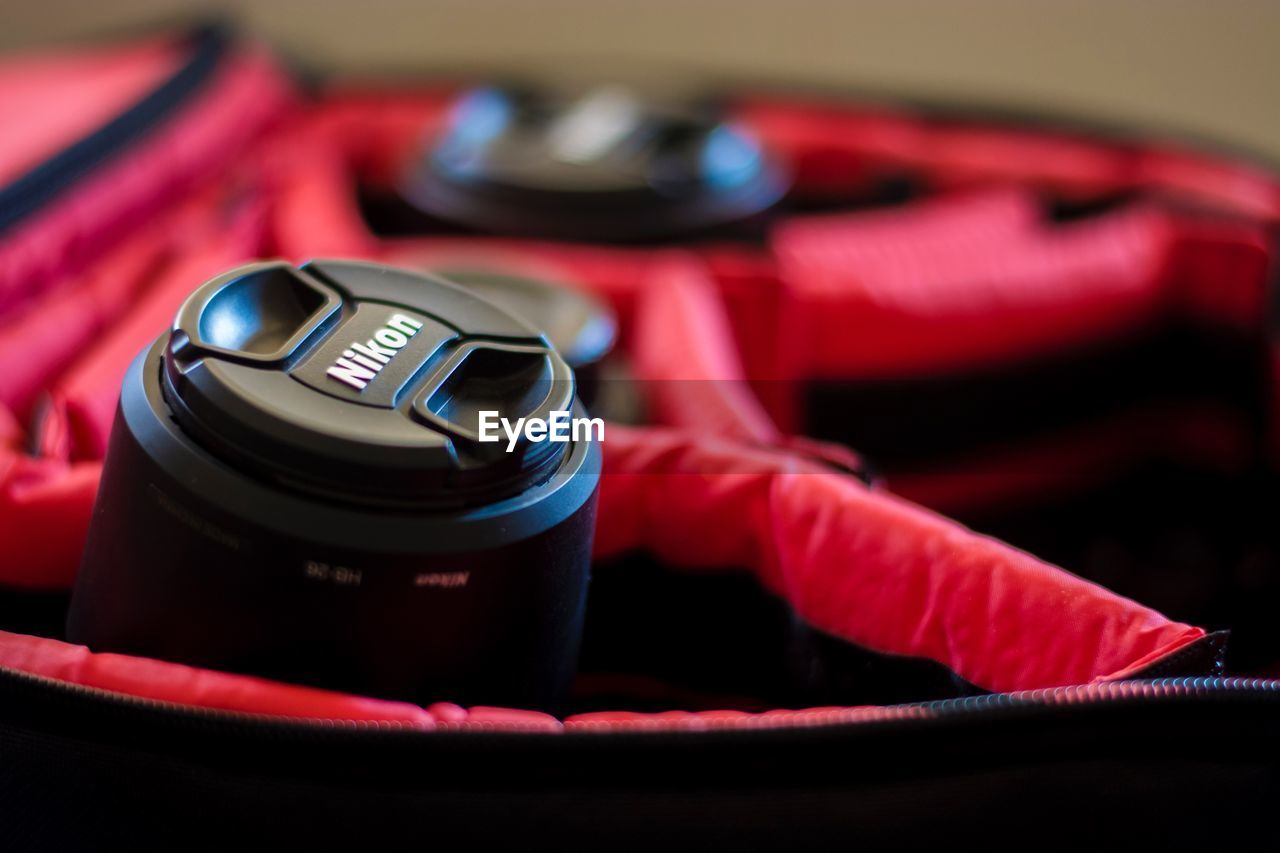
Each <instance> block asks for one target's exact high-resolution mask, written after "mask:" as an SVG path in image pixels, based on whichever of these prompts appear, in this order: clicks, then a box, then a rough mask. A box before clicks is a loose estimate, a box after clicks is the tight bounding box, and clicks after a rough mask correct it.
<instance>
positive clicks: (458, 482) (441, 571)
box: [68, 261, 603, 708]
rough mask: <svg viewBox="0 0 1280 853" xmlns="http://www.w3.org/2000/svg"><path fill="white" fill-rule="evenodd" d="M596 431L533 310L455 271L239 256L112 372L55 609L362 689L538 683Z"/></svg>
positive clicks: (409, 695)
mask: <svg viewBox="0 0 1280 853" xmlns="http://www.w3.org/2000/svg"><path fill="white" fill-rule="evenodd" d="M521 419H524V420H523V421H522V420H521ZM538 422H541V424H542V425H543V426H542V427H541V428H540V429H538V428H534V426H533V425H534V424H536V423H538ZM522 425H523V427H527V428H523V427H522ZM602 432H603V426H602V425H600V424H599V422H591V421H590V420H589V419H588V418H587V417H586V415H585V413H584V412H583V410H582V407H581V406H580V405H579V404H578V403H577V401H576V398H575V383H574V377H573V373H572V370H571V369H570V368H569V366H568V365H567V364H566V363H565V361H564V359H563V358H562V357H561V356H560V354H559V353H558V352H556V350H555V349H554V348H553V347H552V346H551V345H550V344H549V342H548V341H547V339H546V337H545V336H544V335H543V334H541V333H540V332H538V331H535V330H534V329H533V328H532V327H530V326H528V325H526V324H525V323H524V322H522V321H520V320H517V319H515V318H514V317H512V316H511V315H510V314H508V313H507V312H505V311H503V310H502V309H500V308H498V307H497V306H495V305H494V304H492V303H491V302H488V301H486V300H484V299H482V298H480V297H479V296H477V295H476V294H474V293H471V292H468V291H467V290H465V289H463V288H460V287H458V286H456V285H454V284H452V283H450V282H448V281H446V280H443V279H441V278H435V277H430V276H423V275H417V274H412V273H407V272H403V271H400V270H396V269H392V268H390V267H385V266H379V265H375V264H365V263H355V262H346V261H313V262H311V263H308V264H305V265H303V266H300V267H296V268H295V267H293V266H290V265H288V264H285V263H264V264H255V265H252V266H248V267H243V268H241V269H238V270H234V271H232V272H230V273H227V274H225V275H223V276H220V277H218V278H216V279H214V280H213V281H210V282H208V283H207V284H205V285H204V286H202V287H200V288H199V289H198V290H197V291H196V292H195V293H194V294H192V296H191V297H190V298H188V300H187V301H186V303H185V304H184V305H183V306H182V308H181V309H180V311H179V313H178V317H177V319H176V321H175V324H174V327H173V329H172V331H171V332H169V333H167V334H165V335H163V336H161V338H160V339H159V340H158V341H157V342H156V343H155V344H154V345H153V346H152V347H150V348H149V349H148V350H147V351H146V352H144V353H143V354H142V355H140V356H139V357H138V359H137V360H136V361H135V362H134V364H133V365H132V367H131V368H130V370H129V372H128V375H127V377H126V378H125V382H124V387H123V391H122V393H121V400H120V409H119V412H118V414H117V417H116V423H115V426H114V428H113V431H112V435H111V440H110V445H109V448H108V453H107V458H106V462H105V465H104V469H103V476H102V483H101V486H100V489H99V494H98V500H97V504H96V507H95V512H94V517H93V521H92V524H91V526H90V531H89V538H88V543H87V547H86V551H85V555H84V559H83V562H82V565H81V570H80V575H79V578H78V580H77V583H76V588H75V592H74V595H73V600H72V606H71V612H70V616H69V619H68V635H69V637H70V638H71V639H72V640H73V641H75V642H81V643H84V644H86V645H88V646H89V647H90V648H93V649H95V650H105V651H117V652H126V653H132V654H141V655H147V656H151V657H157V658H163V659H168V660H175V661H181V662H184V663H190V664H195V665H201V666H208V667H214V668H218V669H225V670H230V671H236V672H245V673H252V674H257V675H263V676H268V677H273V678H280V679H285V680H290V681H297V682H302V683H310V684H316V685H320V686H325V687H332V688H337V689H345V690H351V691H357V692H360V693H366V694H369V695H377V696H386V697H392V698H403V699H410V700H416V701H424V702H426V701H435V700H449V701H456V702H461V703H467V704H504V705H516V706H524V707H535V708H554V707H555V706H556V704H557V703H558V701H559V699H560V697H561V696H563V693H564V690H565V688H566V686H567V682H568V680H569V679H570V678H571V676H572V673H573V669H574V666H575V663H576V654H577V645H578V639H579V635H580V632H581V622H582V608H583V606H584V599H585V592H586V583H587V576H588V571H589V563H590V552H591V536H592V529H593V525H594V516H595V493H596V486H597V484H598V480H599V475H600V451H599V448H598V447H597V446H596V443H595V439H597V438H599V437H601V435H602Z"/></svg>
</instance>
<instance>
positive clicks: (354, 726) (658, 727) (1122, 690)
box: [0, 666, 1280, 734]
mask: <svg viewBox="0 0 1280 853" xmlns="http://www.w3.org/2000/svg"><path fill="white" fill-rule="evenodd" d="M0 674H3V675H5V676H7V677H11V678H14V679H16V680H19V681H24V682H27V683H30V684H36V685H39V686H41V687H45V688H48V689H52V690H56V691H58V692H61V693H65V694H69V695H74V696H83V697H86V698H91V699H98V700H101V701H105V702H110V703H111V704H113V705H117V706H121V707H129V708H141V709H149V710H156V711H162V712H166V713H172V714H180V715H182V716H186V717H191V718H195V719H200V720H205V721H210V722H223V723H243V724H248V725H253V724H258V725H277V726H279V725H283V726H288V727H295V728H297V729H298V730H320V729H334V730H342V731H376V732H420V733H431V732H449V731H451V732H470V733H476V732H490V733H493V732H506V733H521V732H523V733H540V734H549V733H555V732H550V731H549V730H548V729H547V728H546V727H545V726H539V725H536V724H533V723H527V724H526V723H521V722H519V721H517V720H501V721H498V720H476V721H466V720H462V721H455V722H450V721H437V722H436V723H435V724H434V725H425V724H419V723H415V722H412V721H401V720H352V719H344V718H333V717H300V716H289V715H277V714H267V713H253V712H248V711H233V710H226V709H221V708H202V707H199V706H196V705H188V704H184V703H181V702H172V701H168V700H163V699H151V698H147V697H141V696H133V695H130V694H127V693H120V692H118V691H115V690H108V689H106V688H103V687H92V686H89V685H84V684H76V683H74V682H69V681H62V680H60V679H56V678H51V677H49V676H45V675H38V674H36V673H31V672H27V671H25V670H21V669H15V668H12V667H7V666H0ZM1227 692H1232V693H1252V694H1259V695H1262V696H1266V697H1269V698H1275V699H1280V681H1276V680H1272V679H1265V678H1219V677H1187V678H1160V679H1152V680H1146V681H1118V682H1099V683H1095V684H1082V685H1073V686H1070V687H1050V688H1042V689H1038V690H1023V691H1018V692H1013V693H993V694H988V695H984V696H969V697H963V698H958V699H939V700H934V701H930V702H914V703H909V704H903V705H886V706H867V707H851V708H831V709H821V710H795V711H790V710H781V711H773V712H766V713H764V714H759V715H755V716H738V715H736V714H732V715H724V716H718V715H715V714H714V713H713V714H699V713H697V712H691V713H690V714H689V716H688V717H680V718H676V719H674V720H673V719H672V718H665V719H664V718H663V717H648V718H644V719H630V720H577V721H575V720H572V719H570V720H569V721H568V722H567V723H566V724H564V726H563V728H562V729H560V730H558V731H567V732H571V733H584V734H601V733H616V732H629V733H630V732H664V733H671V732H673V731H679V730H681V729H685V730H688V731H690V732H697V731H709V730H723V731H734V730H739V731H740V730H744V729H745V730H761V729H780V728H813V727H819V726H831V725H863V724H874V723H895V722H912V721H925V720H936V719H939V718H943V717H955V716H963V715H969V714H975V713H982V712H987V711H997V710H1001V709H1008V708H1017V707H1027V706H1034V705H1046V706H1053V705H1056V706H1062V705H1092V704H1098V703H1102V702H1112V701H1133V700H1139V699H1155V700H1159V699H1177V698H1190V697H1203V696H1211V695H1221V694H1223V693H1227ZM691 723H693V724H692V725H691Z"/></svg>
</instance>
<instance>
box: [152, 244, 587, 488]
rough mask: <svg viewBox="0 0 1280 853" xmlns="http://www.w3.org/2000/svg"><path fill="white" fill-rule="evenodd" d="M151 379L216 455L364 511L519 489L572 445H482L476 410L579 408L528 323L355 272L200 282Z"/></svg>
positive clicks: (378, 273)
mask: <svg viewBox="0 0 1280 853" xmlns="http://www.w3.org/2000/svg"><path fill="white" fill-rule="evenodd" d="M162 373H163V376H162V383H161V385H162V388H163V392H164V396H165V400H166V401H167V402H168V404H169V406H170V408H171V410H172V412H173V415H174V417H175V419H176V420H177V422H178V423H179V425H181V426H182V428H183V429H184V430H185V431H186V432H188V433H189V434H190V435H191V436H192V437H193V438H195V439H196V440H197V441H199V442H200V443H202V444H204V445H205V446H206V447H207V448H208V449H209V450H210V452H212V453H213V454H214V455H216V456H218V457H219V458H221V459H223V460H224V461H226V462H227V463H228V464H231V465H233V466H236V467H241V468H248V469H251V470H252V471H253V472H255V473H257V474H259V475H262V476H266V477H269V478H271V479H273V480H274V481H276V482H278V483H280V484H283V485H286V486H290V487H293V488H296V489H301V490H304V491H307V492H311V493H320V494H324V495H329V496H332V497H335V498H339V499H342V500H355V501H360V502H375V503H401V504H406V505H412V506H466V505H472V504H477V503H483V502H487V501H491V500H496V499H500V498H502V497H506V496H509V495H512V494H515V493H517V492H519V491H522V490H523V489H525V488H527V487H529V486H531V485H533V484H535V483H538V482H541V481H543V480H545V479H546V478H547V477H549V476H550V475H551V474H552V473H553V472H554V471H555V470H556V468H557V466H558V463H559V461H560V460H561V459H562V458H563V457H564V455H565V449H566V447H567V443H566V442H561V441H550V440H531V439H530V438H529V437H528V436H527V435H526V434H525V433H524V432H523V431H522V432H521V433H520V435H519V436H517V438H516V439H515V442H514V445H513V446H510V449H508V448H509V442H508V440H507V437H506V435H505V434H501V436H502V437H501V440H499V441H482V440H481V431H480V426H481V423H480V421H481V413H482V412H494V413H495V415H493V416H490V417H491V418H492V419H493V420H491V421H490V422H491V423H493V422H497V419H501V418H506V419H508V421H509V422H510V423H512V424H515V423H516V422H517V421H518V419H519V418H530V419H531V418H541V419H543V420H547V419H549V418H551V417H552V416H553V414H554V413H557V412H571V411H572V410H573V408H574V379H573V373H572V370H571V369H570V368H569V366H568V365H567V364H566V363H565V361H564V359H563V358H562V357H561V356H560V355H559V353H557V352H556V351H555V349H554V348H553V347H552V345H551V344H550V343H549V342H548V340H547V339H546V337H545V336H543V335H542V334H540V333H539V332H537V331H536V330H534V329H533V328H532V327H531V326H528V325H526V324H525V323H524V322H522V321H520V320H518V319H516V318H515V317H513V316H512V315H511V314H509V313H507V312H506V311H504V310H502V309H501V308H499V307H497V306H496V305H494V304H492V303H491V302H489V301H486V300H485V299H483V298H481V297H480V296H478V295H476V294H475V293H473V292H470V291H468V290H466V289H464V288H461V287H458V286H456V285H455V284H452V283H450V282H448V281H446V280H444V279H443V278H438V277H432V276H425V275H417V274H412V273H407V272H404V271H401V270H397V269H393V268H390V267H385V266H381V265H377V264H366V263H358V262H350V261H324V260H320V261H312V262H310V263H307V264H304V265H301V266H298V267H294V266H291V265H289V264H287V263H284V262H268V263H261V264H253V265H250V266H246V267H241V268H240V269H237V270H234V271H232V272H229V273H227V274H225V275H222V276H219V277H218V278H216V279H214V280H212V281H210V282H208V283H207V284H205V285H203V286H202V287H201V288H200V289H199V290H197V291H196V292H195V293H193V294H192V295H191V296H190V297H189V298H188V299H187V301H186V303H185V304H184V305H183V307H182V308H181V309H180V311H179V314H178V318H177V320H176V322H175V324H174V328H173V332H172V334H171V335H170V337H169V343H168V346H167V348H166V350H165V352H164V355H163V368H162ZM490 434H491V435H492V434H493V432H492V431H490Z"/></svg>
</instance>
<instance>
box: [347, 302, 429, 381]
mask: <svg viewBox="0 0 1280 853" xmlns="http://www.w3.org/2000/svg"><path fill="white" fill-rule="evenodd" d="M421 328H422V323H421V322H420V321H418V320H415V319H413V318H412V317H406V316H405V315H403V314H392V315H391V318H390V319H389V320H387V324H386V325H385V326H383V327H382V328H381V329H379V330H378V331H376V332H374V333H373V337H372V338H369V340H367V341H365V342H364V343H362V344H352V345H351V348H350V349H345V350H343V351H342V358H339V359H338V360H337V361H335V362H334V363H333V366H332V367H330V368H329V369H328V370H327V371H326V373H327V374H328V376H329V378H330V379H336V380H338V381H339V382H341V383H343V384H344V385H350V386H351V387H352V388H354V389H356V390H357V391H363V390H364V389H365V387H366V386H368V384H369V381H370V380H371V379H373V377H375V376H377V375H378V372H379V371H380V370H382V368H383V367H385V366H386V365H388V364H390V363H391V359H392V357H394V356H395V354H396V353H398V352H399V351H400V350H401V349H403V348H404V346H405V345H406V344H408V343H409V339H410V338H412V337H413V336H414V335H416V334H418V330H419V329H421Z"/></svg>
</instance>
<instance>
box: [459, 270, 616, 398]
mask: <svg viewBox="0 0 1280 853" xmlns="http://www.w3.org/2000/svg"><path fill="white" fill-rule="evenodd" d="M434 272H435V274H437V275H439V276H441V277H442V278H445V279H448V280H449V281H451V282H453V283H455V284H459V285H462V286H463V287H466V288H467V289H468V290H470V291H471V292H472V293H475V294H477V295H479V296H481V297H483V298H485V299H487V300H488V301H490V302H492V303H493V304H494V305H497V306H498V307H499V308H502V309H503V310H505V311H507V312H508V313H510V314H511V315H512V316H514V317H519V318H520V319H522V320H524V321H525V322H526V323H528V324H529V325H530V326H532V327H533V328H535V329H539V330H541V331H542V332H543V334H545V335H546V336H547V338H548V339H549V340H550V341H551V345H552V346H554V347H555V348H556V352H558V353H560V355H562V356H563V357H564V360H565V361H566V362H568V364H569V366H570V367H572V368H573V371H574V374H575V375H577V374H578V371H580V370H581V369H583V368H586V367H589V366H590V365H593V364H596V363H597V362H599V361H600V359H602V358H604V356H605V355H607V354H608V353H609V350H611V349H613V344H614V341H615V340H616V339H617V334H618V325H617V321H616V320H615V319H614V317H613V313H612V312H611V311H610V310H609V308H608V307H607V306H606V305H605V304H604V303H602V302H601V301H600V300H598V299H596V298H595V297H593V296H591V295H590V294H588V293H584V292H583V291H581V290H578V289H576V288H573V287H570V286H568V285H563V284H559V283H556V282H551V281H546V280H544V279H540V278H531V277H529V276H525V275H515V274H512V273H509V272H504V271H499V270H495V269H485V268H482V267H477V266H470V265H465V266H447V267H444V268H441V269H437V270H434ZM579 378H580V377H579Z"/></svg>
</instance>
